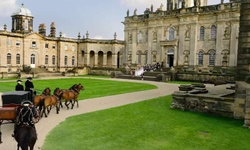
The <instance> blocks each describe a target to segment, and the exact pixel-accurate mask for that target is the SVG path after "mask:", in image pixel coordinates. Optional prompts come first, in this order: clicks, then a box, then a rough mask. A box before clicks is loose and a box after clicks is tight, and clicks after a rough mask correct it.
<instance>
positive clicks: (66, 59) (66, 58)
mask: <svg viewBox="0 0 250 150" xmlns="http://www.w3.org/2000/svg"><path fill="white" fill-rule="evenodd" d="M64 65H65V66H67V65H68V56H65V57H64Z"/></svg>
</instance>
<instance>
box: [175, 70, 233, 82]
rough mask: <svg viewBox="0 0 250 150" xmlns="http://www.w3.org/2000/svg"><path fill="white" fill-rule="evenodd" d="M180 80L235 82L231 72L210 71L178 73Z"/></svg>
mask: <svg viewBox="0 0 250 150" xmlns="http://www.w3.org/2000/svg"><path fill="white" fill-rule="evenodd" d="M177 80H179V81H196V82H204V83H214V81H215V80H220V81H226V82H234V81H235V80H234V75H230V74H225V75H223V74H212V73H211V74H210V73H188V72H187V73H178V74H177Z"/></svg>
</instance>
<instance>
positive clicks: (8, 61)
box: [7, 53, 11, 65]
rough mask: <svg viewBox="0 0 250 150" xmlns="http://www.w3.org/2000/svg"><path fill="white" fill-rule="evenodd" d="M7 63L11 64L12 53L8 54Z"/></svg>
mask: <svg viewBox="0 0 250 150" xmlns="http://www.w3.org/2000/svg"><path fill="white" fill-rule="evenodd" d="M7 64H8V65H10V64H11V54H10V53H8V54H7Z"/></svg>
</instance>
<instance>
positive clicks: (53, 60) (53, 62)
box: [52, 55, 56, 65]
mask: <svg viewBox="0 0 250 150" xmlns="http://www.w3.org/2000/svg"><path fill="white" fill-rule="evenodd" d="M55 64H56V57H55V56H54V55H53V56H52V65H55Z"/></svg>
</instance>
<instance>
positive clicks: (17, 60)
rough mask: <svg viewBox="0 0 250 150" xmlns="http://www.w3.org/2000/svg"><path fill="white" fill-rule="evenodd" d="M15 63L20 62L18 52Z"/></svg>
mask: <svg viewBox="0 0 250 150" xmlns="http://www.w3.org/2000/svg"><path fill="white" fill-rule="evenodd" d="M16 64H20V54H16Z"/></svg>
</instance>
